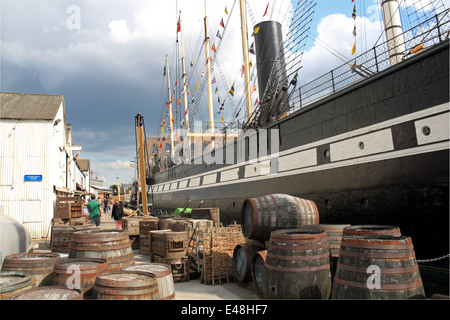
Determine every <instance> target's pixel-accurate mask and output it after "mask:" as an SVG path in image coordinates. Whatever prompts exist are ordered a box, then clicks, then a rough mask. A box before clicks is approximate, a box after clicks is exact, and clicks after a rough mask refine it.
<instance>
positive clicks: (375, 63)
mask: <svg viewBox="0 0 450 320" xmlns="http://www.w3.org/2000/svg"><path fill="white" fill-rule="evenodd" d="M449 12H450V9H446V10H444V11H442V12H441V13H438V14H435V15H433V16H431V17H430V18H428V19H426V20H425V21H423V22H422V23H420V25H418V26H415V27H413V28H410V29H409V30H407V31H404V32H403V33H402V34H401V35H400V36H399V39H401V40H400V41H397V39H394V43H395V42H398V44H397V43H395V45H396V46H397V45H398V46H399V47H400V46H401V49H402V52H403V57H402V60H407V59H409V58H410V57H412V56H414V55H416V54H417V53H419V52H421V51H424V50H426V49H428V48H430V47H432V46H433V45H435V44H438V43H440V42H442V41H446V40H447V39H448V38H449V33H450V13H449ZM389 45H390V46H391V48H389V46H388V41H385V42H384V43H381V44H379V45H376V46H374V47H373V48H371V49H370V50H368V51H366V52H364V53H362V54H361V55H359V56H356V57H355V58H353V59H351V60H349V61H347V62H346V63H344V64H342V65H340V66H338V67H337V68H335V69H333V70H331V71H329V72H327V73H325V74H324V75H322V76H320V77H318V78H316V79H314V80H312V81H310V82H308V83H306V84H304V85H301V86H299V87H297V89H296V92H294V93H293V94H292V97H291V100H290V102H289V104H290V107H289V108H288V109H287V112H284V113H283V115H282V116H283V117H284V116H286V115H288V114H292V113H294V112H296V111H298V110H300V109H302V108H304V107H306V106H309V105H311V104H313V103H315V102H317V101H318V100H321V99H323V98H326V97H328V96H330V95H332V94H334V93H337V92H339V91H341V90H343V89H345V88H347V87H349V86H351V85H354V84H356V83H358V82H360V81H363V80H364V79H367V78H369V77H371V76H373V75H375V74H377V73H379V72H381V71H383V70H386V69H387V68H389V67H391V66H392V65H391V56H390V54H389V50H392V49H393V48H392V40H391V43H389ZM299 75H300V74H299ZM300 78H301V77H300ZM259 111H260V110H259V107H257V109H255V111H254V113H253V114H254V115H255V116H254V119H258V114H259ZM240 120H241V123H243V124H244V123H246V120H245V119H244V118H243V119H240ZM273 120H274V121H276V120H277V119H273ZM247 125H248V124H247ZM247 125H245V126H247Z"/></svg>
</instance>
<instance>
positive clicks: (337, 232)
mask: <svg viewBox="0 0 450 320" xmlns="http://www.w3.org/2000/svg"><path fill="white" fill-rule="evenodd" d="M347 227H350V225H349V224H311V225H307V226H304V227H303V228H307V229H309V228H312V229H319V230H323V231H325V232H326V233H327V237H328V242H329V243H330V253H331V256H332V257H334V258H338V257H339V250H340V248H341V241H342V234H343V231H344V228H347Z"/></svg>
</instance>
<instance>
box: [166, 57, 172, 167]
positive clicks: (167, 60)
mask: <svg viewBox="0 0 450 320" xmlns="http://www.w3.org/2000/svg"><path fill="white" fill-rule="evenodd" d="M166 70H167V86H168V88H169V89H168V91H169V124H170V157H171V159H172V161H173V159H174V150H173V144H174V142H173V121H172V118H173V113H172V93H171V92H170V71H169V58H168V56H167V55H166Z"/></svg>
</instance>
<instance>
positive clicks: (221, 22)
mask: <svg viewBox="0 0 450 320" xmlns="http://www.w3.org/2000/svg"><path fill="white" fill-rule="evenodd" d="M220 25H221V26H222V28H225V24H224V23H223V18H222V20H221V21H220Z"/></svg>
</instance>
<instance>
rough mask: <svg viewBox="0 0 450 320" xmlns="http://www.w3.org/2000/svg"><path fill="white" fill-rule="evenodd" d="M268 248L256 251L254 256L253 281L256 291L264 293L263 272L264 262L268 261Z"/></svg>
mask: <svg viewBox="0 0 450 320" xmlns="http://www.w3.org/2000/svg"><path fill="white" fill-rule="evenodd" d="M266 258H267V250H260V251H258V252H256V253H255V254H254V255H253V257H252V281H253V285H254V287H255V289H256V291H257V292H258V293H260V294H262V293H263V289H262V288H263V283H262V282H263V279H262V277H263V273H264V264H265V263H266Z"/></svg>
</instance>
